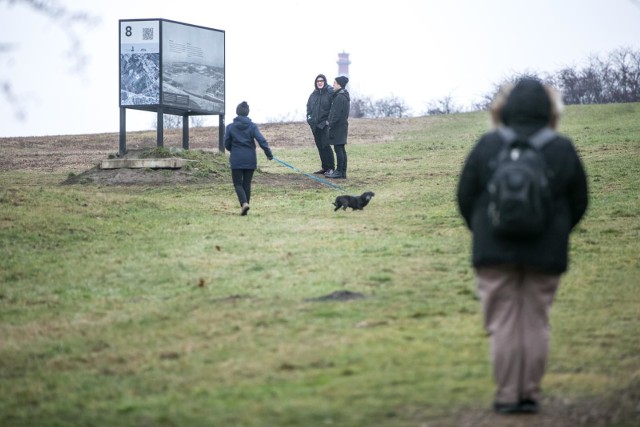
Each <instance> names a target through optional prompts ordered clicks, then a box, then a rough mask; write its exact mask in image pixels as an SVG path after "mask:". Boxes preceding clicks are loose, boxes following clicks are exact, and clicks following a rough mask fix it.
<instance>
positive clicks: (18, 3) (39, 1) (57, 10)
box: [0, 0, 100, 120]
mask: <svg viewBox="0 0 640 427" xmlns="http://www.w3.org/2000/svg"><path fill="white" fill-rule="evenodd" d="M2 5H6V9H10V8H12V7H25V8H28V9H30V10H31V11H32V12H33V13H34V14H39V15H42V16H45V17H46V18H48V19H50V20H51V21H53V22H54V23H55V24H56V25H57V28H59V29H60V30H61V31H63V32H64V34H65V36H66V38H67V41H68V47H67V51H66V55H67V57H68V58H69V62H70V65H71V67H70V68H71V69H72V70H74V71H77V72H81V71H83V69H84V68H85V66H86V64H87V61H88V55H87V54H86V53H85V50H84V48H83V46H82V42H81V38H80V36H79V35H78V33H79V31H80V30H79V28H80V27H86V28H91V27H92V26H93V25H96V24H97V23H98V22H99V21H100V20H99V18H97V17H95V16H92V15H89V14H88V13H87V12H84V11H75V10H70V9H68V8H67V7H66V6H64V4H63V3H62V2H60V1H58V0H0V6H2ZM3 13H6V12H3ZM14 53H16V47H15V46H13V45H11V44H8V43H2V41H1V40H0V56H4V57H7V56H9V55H12V54H14ZM0 94H1V95H2V96H3V97H4V98H5V99H6V100H7V102H8V103H9V105H11V106H12V108H13V110H14V112H15V116H16V118H17V119H19V120H24V119H25V118H26V117H27V111H26V107H25V106H24V104H23V103H22V102H21V101H20V99H21V97H20V96H19V94H18V93H17V92H16V89H15V88H14V84H13V82H12V80H11V78H10V77H9V76H1V75H0Z"/></svg>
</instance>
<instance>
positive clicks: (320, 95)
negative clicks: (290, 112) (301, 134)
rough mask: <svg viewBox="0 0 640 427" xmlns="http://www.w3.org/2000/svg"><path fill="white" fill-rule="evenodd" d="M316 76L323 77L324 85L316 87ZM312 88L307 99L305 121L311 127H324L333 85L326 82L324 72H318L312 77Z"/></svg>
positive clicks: (329, 108)
mask: <svg viewBox="0 0 640 427" xmlns="http://www.w3.org/2000/svg"><path fill="white" fill-rule="evenodd" d="M318 78H323V79H324V87H323V88H322V89H318V85H317V84H316V80H318ZM313 85H314V90H313V92H311V95H309V100H308V101H307V123H308V124H309V126H311V129H312V130H313V129H315V128H316V127H318V128H320V129H324V127H325V126H326V125H327V119H328V118H329V111H330V110H331V99H332V95H333V87H331V85H329V84H328V83H327V78H326V77H325V75H324V74H318V75H317V76H316V78H315V79H313Z"/></svg>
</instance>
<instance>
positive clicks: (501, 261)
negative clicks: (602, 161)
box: [457, 78, 589, 414]
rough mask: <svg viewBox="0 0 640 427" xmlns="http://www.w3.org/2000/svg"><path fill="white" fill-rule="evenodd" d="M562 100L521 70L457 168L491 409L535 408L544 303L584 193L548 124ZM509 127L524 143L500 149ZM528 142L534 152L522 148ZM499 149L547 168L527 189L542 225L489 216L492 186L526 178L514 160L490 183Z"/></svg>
mask: <svg viewBox="0 0 640 427" xmlns="http://www.w3.org/2000/svg"><path fill="white" fill-rule="evenodd" d="M561 108H562V103H561V101H560V97H559V95H558V94H557V92H555V90H553V89H552V88H551V87H549V86H545V85H543V84H542V83H541V82H540V81H538V80H536V79H532V78H522V79H520V80H519V81H517V83H516V84H515V85H510V86H506V87H504V88H503V89H502V90H501V91H500V92H499V93H498V95H497V96H496V99H495V100H494V103H493V105H492V108H491V110H492V111H491V114H492V117H493V120H494V124H495V125H496V126H497V129H495V130H493V131H490V132H487V133H485V134H484V135H482V136H481V138H480V139H479V141H477V143H476V144H475V146H474V147H473V149H472V150H471V152H470V153H469V155H468V157H467V159H466V161H465V163H464V166H463V167H462V171H461V174H460V177H459V182H458V188H457V202H458V207H459V210H460V213H461V215H462V217H463V218H464V221H465V224H466V225H467V227H468V228H469V230H470V231H471V234H472V264H473V267H474V269H475V281H476V286H477V291H478V296H479V297H480V302H481V306H482V314H483V321H484V328H485V330H486V331H487V333H488V335H489V337H490V347H491V363H492V370H493V377H494V381H495V384H496V390H495V396H494V403H493V409H494V411H495V412H497V413H502V414H510V413H536V412H538V409H539V408H538V405H539V399H540V397H541V386H540V384H541V381H542V377H543V375H544V373H545V369H546V363H547V357H548V352H549V338H550V330H549V312H550V309H551V305H552V302H553V300H554V296H555V294H556V290H557V289H558V286H559V283H560V276H561V274H562V273H564V272H565V271H566V270H567V267H568V261H569V260H568V252H569V235H570V233H571V232H572V230H574V229H575V227H576V225H577V224H578V223H579V222H580V220H581V219H582V217H583V215H584V214H585V212H586V209H587V205H588V201H589V195H588V188H587V179H586V173H585V170H584V167H583V164H582V161H581V160H580V158H579V156H578V154H577V152H576V149H575V147H574V145H573V143H572V141H571V140H570V139H568V138H567V137H565V136H562V135H559V134H557V133H555V132H554V131H552V130H553V129H554V128H555V126H556V124H557V122H558V120H559V117H560V111H561ZM506 129H510V130H508V131H507V130H506ZM509 133H511V134H512V135H514V136H515V138H516V139H517V140H518V141H520V142H518V144H522V145H513V146H509V148H508V150H509V151H505V148H504V147H505V144H506V143H507V142H506V140H505V137H504V135H506V134H509ZM544 135H546V136H544ZM545 139H546V142H544V143H543V140H545ZM536 140H537V141H538V145H536V144H534V141H536ZM532 145H533V146H534V147H533V149H536V150H538V151H536V152H533V151H527V150H530V149H531V146H532ZM512 147H513V148H512ZM536 147H537V148H536ZM507 152H508V156H506V157H508V158H510V159H511V161H518V159H520V158H522V159H523V161H524V160H527V159H529V160H531V159H534V158H536V159H539V160H540V163H538V164H539V165H541V166H542V165H544V168H543V170H544V174H545V176H537V177H533V178H534V179H533V180H532V181H531V182H532V183H534V184H535V185H533V186H532V187H531V188H533V187H536V186H537V185H539V186H540V190H541V192H545V193H546V194H548V195H549V197H548V199H549V200H548V203H547V205H546V206H548V207H547V209H546V210H545V211H546V212H547V218H546V220H545V221H544V222H542V224H543V226H542V227H541V228H535V227H534V228H532V229H531V230H525V228H526V227H525V226H524V225H523V226H521V227H520V228H517V227H516V228H512V229H511V231H508V232H507V231H504V230H502V231H499V230H500V229H499V228H498V227H499V226H500V225H501V224H502V223H503V222H504V220H505V218H506V217H507V215H506V211H505V212H502V213H501V214H502V216H500V215H497V213H500V210H499V209H500V205H499V204H496V202H495V201H494V198H495V197H496V195H495V193H496V191H497V190H496V188H497V187H499V188H500V189H501V191H502V190H504V192H503V193H502V195H503V196H504V197H506V196H505V195H506V194H508V192H509V191H511V190H513V189H514V188H517V187H518V185H519V182H521V181H519V180H520V179H527V178H524V177H526V175H522V174H520V175H518V173H519V172H518V173H516V172H514V170H513V169H512V170H511V172H505V173H516V174H515V175H512V178H509V179H511V180H510V181H509V182H508V185H507V186H506V187H504V188H503V187H500V186H497V185H493V186H492V185H490V184H489V183H490V182H493V181H492V177H493V176H494V170H497V169H499V168H500V167H499V166H497V165H498V164H499V162H500V161H510V160H509V159H507V158H506V157H505V156H504V155H502V157H500V156H501V155H500V153H507ZM525 152H527V153H528V154H526V155H525V154H524V153H525ZM501 159H502V160H501ZM534 164H535V163H531V164H530V165H534ZM503 170H504V169H503ZM518 177H519V178H518ZM509 186H511V187H509ZM508 187H509V188H508ZM522 194H526V192H525V193H522ZM531 194H533V193H531ZM533 195H535V194H533ZM532 200H534V199H532ZM538 205H540V204H538ZM540 206H542V205H540ZM504 209H506V207H504ZM534 211H537V209H536V210H534V209H532V210H531V212H530V215H533V214H534ZM526 219H531V218H525V220H526ZM525 231H528V233H524V232H525Z"/></svg>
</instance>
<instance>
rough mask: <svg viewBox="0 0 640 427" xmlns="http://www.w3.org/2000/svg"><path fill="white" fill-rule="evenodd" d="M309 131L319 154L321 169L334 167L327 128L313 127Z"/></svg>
mask: <svg viewBox="0 0 640 427" xmlns="http://www.w3.org/2000/svg"><path fill="white" fill-rule="evenodd" d="M311 133H313V140H314V141H315V143H316V147H317V148H318V154H319V155H320V164H321V165H322V169H324V170H329V169H335V167H334V165H335V163H334V161H333V151H332V150H331V146H330V145H329V128H327V127H326V126H325V127H324V128H323V129H320V128H319V127H314V128H313V129H312V130H311Z"/></svg>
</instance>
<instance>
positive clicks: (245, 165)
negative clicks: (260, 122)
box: [224, 101, 273, 216]
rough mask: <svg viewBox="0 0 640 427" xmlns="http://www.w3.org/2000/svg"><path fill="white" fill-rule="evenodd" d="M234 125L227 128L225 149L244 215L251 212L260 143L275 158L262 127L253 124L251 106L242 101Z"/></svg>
mask: <svg viewBox="0 0 640 427" xmlns="http://www.w3.org/2000/svg"><path fill="white" fill-rule="evenodd" d="M236 114H237V115H238V116H237V117H236V118H235V119H233V123H231V124H229V125H227V128H226V130H225V134H224V147H225V148H226V149H227V151H229V152H230V153H231V154H230V156H229V164H230V166H231V180H232V181H233V187H234V188H235V190H236V195H237V196H238V201H239V202H240V215H243V216H244V215H246V214H247V212H249V200H250V199H251V180H252V179H253V172H254V171H255V170H256V168H257V167H258V159H257V157H256V141H258V144H260V148H262V150H263V151H264V154H265V155H266V156H267V159H269V160H271V159H273V154H271V148H269V144H268V143H267V140H266V139H265V138H264V136H262V134H261V133H260V130H259V129H258V126H257V125H256V124H255V123H253V122H252V121H251V119H250V118H249V117H248V116H249V104H247V103H246V102H245V101H242V102H241V103H240V104H238V106H237V107H236Z"/></svg>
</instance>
